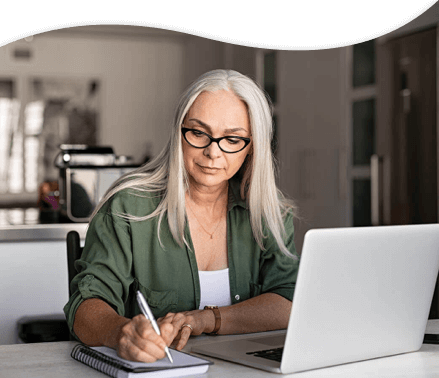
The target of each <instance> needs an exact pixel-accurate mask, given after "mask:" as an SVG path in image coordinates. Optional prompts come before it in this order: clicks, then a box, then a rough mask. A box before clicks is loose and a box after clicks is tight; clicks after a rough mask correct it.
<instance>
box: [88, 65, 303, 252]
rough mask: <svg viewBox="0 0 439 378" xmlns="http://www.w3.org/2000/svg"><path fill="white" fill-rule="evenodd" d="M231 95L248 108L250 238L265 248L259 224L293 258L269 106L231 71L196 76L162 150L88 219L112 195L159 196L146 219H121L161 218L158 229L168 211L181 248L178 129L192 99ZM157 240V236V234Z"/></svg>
mask: <svg viewBox="0 0 439 378" xmlns="http://www.w3.org/2000/svg"><path fill="white" fill-rule="evenodd" d="M218 90H230V91H232V92H233V93H234V94H235V95H237V96H238V97H239V98H240V99H241V100H242V101H243V102H244V103H245V104H246V105H247V108H248V114H249V119H250V125H251V135H252V142H253V151H252V153H251V154H250V155H249V156H247V159H246V161H245V162H244V164H243V166H242V167H241V170H240V172H241V173H242V182H241V188H240V189H241V190H240V192H241V197H242V198H243V199H245V200H246V201H247V203H248V206H249V210H250V223H251V227H252V231H253V236H254V238H255V240H256V242H257V243H258V245H259V246H260V247H261V249H263V248H264V247H263V239H264V238H265V237H266V236H267V235H264V232H263V228H264V227H263V223H265V225H266V227H267V228H268V230H269V231H270V232H271V233H272V235H273V237H274V238H275V240H276V242H277V244H278V246H279V248H280V249H281V251H282V252H283V253H284V254H285V255H287V256H290V257H293V258H297V257H296V256H294V255H293V254H291V253H290V252H289V251H288V249H287V248H286V247H285V243H284V240H285V238H286V237H287V235H286V233H285V228H284V222H283V219H284V217H285V216H286V213H287V212H293V213H294V212H295V206H294V204H293V203H292V202H291V201H288V200H287V199H286V198H285V197H284V196H283V195H282V193H281V192H280V191H279V190H278V189H277V187H276V182H275V161H274V157H273V154H272V151H271V141H272V138H273V123H272V107H271V103H270V100H269V98H268V97H267V96H266V95H265V94H264V92H263V90H262V89H261V88H260V87H259V86H258V85H257V84H256V83H255V82H254V81H253V80H251V79H250V78H248V77H247V76H245V75H242V74H240V73H239V72H236V71H232V70H214V71H210V72H207V73H205V74H204V75H202V76H200V77H199V78H198V79H197V80H196V81H195V82H193V83H192V84H191V85H190V86H189V87H188V88H187V89H186V91H185V92H184V93H183V95H182V96H181V98H180V101H179V103H178V106H177V109H176V112H175V117H174V122H173V129H172V132H171V136H170V139H169V141H168V143H167V145H166V147H165V148H164V149H163V150H162V151H161V153H160V154H159V155H158V156H157V157H155V158H154V159H153V160H152V161H151V162H148V163H147V164H145V165H143V166H141V167H140V168H138V169H136V170H134V171H132V172H129V173H128V174H126V175H124V176H122V177H121V178H120V179H119V180H117V181H116V182H115V183H114V184H113V186H112V187H111V188H110V189H109V190H108V191H107V193H106V194H105V196H104V197H103V199H102V200H101V202H100V204H99V205H98V206H97V208H96V209H95V211H94V212H93V214H92V217H93V216H94V215H95V214H96V213H97V212H98V211H99V209H100V208H101V207H102V205H103V203H105V202H106V201H107V200H108V199H109V198H110V197H112V196H113V195H114V194H115V193H117V192H119V191H121V190H123V189H127V188H131V189H134V190H136V191H139V192H140V193H141V192H148V193H151V192H157V193H161V195H162V200H161V202H160V204H159V206H158V207H157V208H156V210H155V211H154V212H153V213H151V214H149V215H146V216H144V217H136V216H133V215H130V214H119V215H121V216H124V217H126V218H128V219H131V220H138V221H141V220H146V219H150V218H153V217H156V216H158V217H159V230H160V224H161V222H162V219H163V215H164V214H165V213H166V212H167V218H168V223H169V229H170V231H171V233H172V236H173V237H174V240H175V241H176V242H177V243H178V244H179V245H180V246H183V244H184V243H186V244H187V242H186V240H185V239H184V228H185V222H186V217H185V214H186V207H185V193H186V191H187V190H188V189H189V180H188V176H187V172H186V169H185V166H184V161H183V149H182V137H181V125H182V124H183V120H184V118H185V116H186V114H187V113H188V111H189V109H190V107H191V106H192V104H193V103H194V101H195V99H196V98H197V97H198V96H199V95H200V93H202V92H214V91H218ZM158 238H159V241H160V243H161V240H160V231H159V232H158Z"/></svg>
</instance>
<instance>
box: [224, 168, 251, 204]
mask: <svg viewBox="0 0 439 378" xmlns="http://www.w3.org/2000/svg"><path fill="white" fill-rule="evenodd" d="M235 206H241V207H242V208H244V209H247V208H248V206H247V201H246V200H244V199H242V198H241V180H240V179H239V178H237V177H236V175H235V176H234V177H232V178H231V179H230V180H229V205H228V210H231V209H233V208H234V207H235Z"/></svg>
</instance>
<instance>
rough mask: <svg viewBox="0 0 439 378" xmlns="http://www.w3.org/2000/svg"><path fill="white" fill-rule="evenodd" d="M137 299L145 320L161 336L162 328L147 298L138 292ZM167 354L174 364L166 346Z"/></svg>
mask: <svg viewBox="0 0 439 378" xmlns="http://www.w3.org/2000/svg"><path fill="white" fill-rule="evenodd" d="M136 297H137V303H138V304H139V307H140V310H141V311H142V313H143V315H145V318H146V319H148V320H149V321H150V322H151V325H152V328H154V331H156V332H157V335H159V336H160V328H159V326H158V324H157V322H156V320H155V318H154V315H153V313H152V311H151V309H150V308H149V306H148V302H147V301H146V299H145V297H144V296H143V294H142V293H141V292H140V291H137V293H136ZM165 352H166V355H167V356H168V358H169V361H171V363H174V360H173V359H172V356H171V353H170V352H169V349H168V347H167V346H165Z"/></svg>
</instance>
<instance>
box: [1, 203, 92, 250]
mask: <svg viewBox="0 0 439 378" xmlns="http://www.w3.org/2000/svg"><path fill="white" fill-rule="evenodd" d="M87 225H88V223H73V222H69V223H66V222H65V223H41V221H40V217H39V210H38V209H34V208H29V209H0V243H1V242H11V241H44V240H53V241H65V240H66V236H67V233H68V232H69V231H72V230H75V231H77V232H78V233H79V236H80V238H81V239H85V233H86V231H87Z"/></svg>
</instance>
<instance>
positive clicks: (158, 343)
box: [116, 314, 174, 362]
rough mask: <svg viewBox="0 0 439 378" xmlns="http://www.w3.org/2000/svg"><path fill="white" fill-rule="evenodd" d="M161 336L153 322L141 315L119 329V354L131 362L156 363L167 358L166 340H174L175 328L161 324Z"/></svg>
mask: <svg viewBox="0 0 439 378" xmlns="http://www.w3.org/2000/svg"><path fill="white" fill-rule="evenodd" d="M159 327H160V332H161V336H159V335H158V334H157V333H156V332H155V331H154V328H153V327H152V325H151V322H150V321H149V320H147V319H146V318H145V316H144V315H142V314H140V315H137V316H135V317H134V318H132V319H129V321H127V322H126V323H125V324H123V325H122V326H121V327H120V328H119V334H118V336H117V345H116V351H117V354H118V355H119V356H120V357H122V358H125V359H127V360H130V361H139V362H155V361H157V360H159V359H162V358H164V357H165V356H166V353H165V346H166V342H165V340H172V339H173V335H172V334H173V333H174V327H173V326H172V325H171V324H169V323H163V324H160V326H159Z"/></svg>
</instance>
